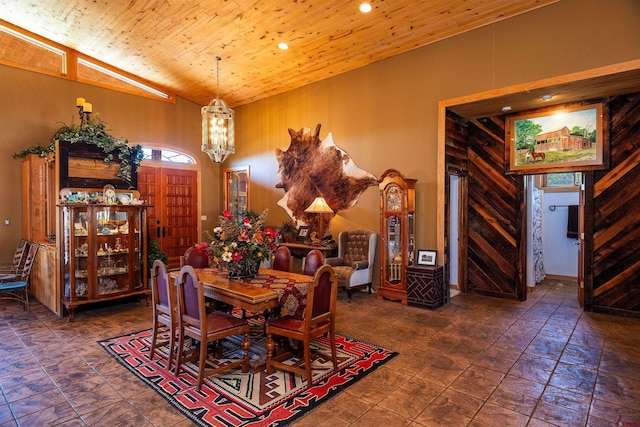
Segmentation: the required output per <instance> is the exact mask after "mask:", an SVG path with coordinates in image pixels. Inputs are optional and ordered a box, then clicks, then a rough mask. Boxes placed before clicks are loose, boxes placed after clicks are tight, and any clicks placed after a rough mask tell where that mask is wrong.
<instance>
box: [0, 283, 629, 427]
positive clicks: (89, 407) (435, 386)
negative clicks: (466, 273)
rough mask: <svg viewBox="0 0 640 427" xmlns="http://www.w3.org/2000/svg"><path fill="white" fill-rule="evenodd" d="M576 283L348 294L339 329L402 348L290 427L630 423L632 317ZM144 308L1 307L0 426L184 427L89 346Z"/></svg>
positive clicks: (139, 317)
mask: <svg viewBox="0 0 640 427" xmlns="http://www.w3.org/2000/svg"><path fill="white" fill-rule="evenodd" d="M576 293H577V292H576V290H575V285H568V284H563V283H560V282H557V281H550V280H547V281H545V282H543V283H542V284H541V285H539V286H537V287H536V288H535V291H534V292H533V293H530V294H528V299H527V301H525V302H514V301H505V300H500V299H494V298H489V297H480V296H474V295H458V296H456V297H454V298H453V299H452V300H451V302H450V303H449V304H446V305H445V306H443V307H441V308H439V309H437V310H434V311H430V310H424V309H419V308H414V307H408V306H404V305H402V304H400V303H397V302H391V301H384V300H378V299H377V298H376V296H375V295H368V294H366V293H356V295H354V296H353V302H352V303H351V304H348V303H347V301H346V295H345V294H344V292H341V293H340V296H339V303H338V312H339V319H338V331H339V332H340V333H342V334H345V335H349V336H352V337H355V338H359V339H361V340H364V341H368V342H371V343H375V344H379V345H382V346H385V347H388V348H390V349H393V350H396V351H398V352H399V353H400V355H399V356H398V357H396V358H395V359H393V360H392V361H391V362H389V363H388V364H386V365H385V366H383V367H382V368H380V369H378V370H377V371H375V372H374V373H372V374H371V375H369V376H368V377H366V378H365V379H363V380H362V381H360V382H358V383H357V384H355V385H354V386H352V387H350V388H348V389H347V390H346V391H344V392H343V393H341V394H339V395H337V396H335V397H334V398H332V399H331V400H329V401H327V402H326V403H325V404H323V405H321V406H320V407H318V408H317V409H316V410H314V411H312V412H310V413H309V414H308V415H307V416H305V417H304V418H302V419H301V420H299V421H298V422H296V423H295V425H296V426H332V427H340V426H363V427H364V426H367V427H368V426H385V427H386V426H454V427H457V426H473V427H478V426H497V427H507V426H533V427H541V426H562V427H564V426H594V427H596V426H597V427H600V426H640V320H639V319H629V318H623V317H615V316H609V315H603V314H591V313H584V312H583V311H582V310H581V309H580V308H579V307H578V304H577V302H576V300H577V298H576ZM150 318H151V309H150V308H149V307H146V306H145V304H144V302H141V303H138V302H125V303H123V304H119V305H114V306H111V307H102V308H97V309H94V310H91V311H89V310H79V311H78V312H77V314H76V321H75V323H71V324H69V323H67V322H66V319H59V318H58V317H57V316H55V315H54V314H52V313H51V312H50V311H48V310H47V309H46V308H45V307H43V306H42V305H40V304H39V303H38V302H34V303H33V304H32V313H31V315H28V314H26V313H24V312H23V311H22V309H21V308H20V306H19V305H18V304H17V303H15V302H13V301H0V366H1V368H0V369H1V370H0V387H1V390H2V400H1V401H0V426H15V425H20V426H45V425H59V426H83V425H90V426H152V425H153V426H187V425H190V422H189V421H188V420H187V419H186V418H185V417H184V416H182V415H180V414H179V413H178V412H177V411H175V410H174V409H173V408H172V407H171V406H170V405H169V404H168V403H166V402H165V401H164V399H162V398H161V397H160V396H158V395H157V394H156V393H155V392H154V391H152V390H151V389H149V388H148V387H146V386H145V385H143V384H142V382H140V381H139V380H137V379H136V378H134V376H133V375H131V374H129V373H128V372H127V371H126V370H125V369H124V368H123V367H121V366H120V365H119V364H118V363H117V362H115V361H114V360H113V359H112V358H111V357H110V356H109V355H107V353H106V352H105V351H104V350H102V349H101V348H100V347H99V346H98V345H97V344H96V341H98V340H100V339H103V338H109V337H113V336H116V335H120V334H124V333H128V332H133V331H138V330H141V329H144V328H148V327H150V326H151V321H150Z"/></svg>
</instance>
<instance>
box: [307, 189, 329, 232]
mask: <svg viewBox="0 0 640 427" xmlns="http://www.w3.org/2000/svg"><path fill="white" fill-rule="evenodd" d="M304 211H305V212H307V213H314V214H318V215H320V218H319V224H318V238H320V239H322V238H323V237H324V218H322V216H323V215H325V214H332V213H333V210H332V209H331V208H330V207H329V205H328V204H327V201H326V200H325V199H324V197H316V198H315V199H314V201H313V202H312V203H311V204H310V205H309V207H308V208H307V209H305V210H304Z"/></svg>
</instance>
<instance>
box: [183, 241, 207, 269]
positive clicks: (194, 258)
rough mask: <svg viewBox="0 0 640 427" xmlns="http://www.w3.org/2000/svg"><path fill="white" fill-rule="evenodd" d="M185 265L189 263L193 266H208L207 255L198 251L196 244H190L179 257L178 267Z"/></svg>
mask: <svg viewBox="0 0 640 427" xmlns="http://www.w3.org/2000/svg"><path fill="white" fill-rule="evenodd" d="M185 265H190V266H191V267H193V268H208V267H209V256H208V255H207V254H206V253H204V252H200V251H198V248H197V247H196V246H191V247H190V248H188V249H187V250H186V251H185V252H184V255H182V256H181V257H180V267H184V266H185Z"/></svg>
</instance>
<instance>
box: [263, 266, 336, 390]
mask: <svg viewBox="0 0 640 427" xmlns="http://www.w3.org/2000/svg"><path fill="white" fill-rule="evenodd" d="M337 294H338V277H337V276H336V273H335V272H334V271H333V267H331V266H330V265H323V266H321V267H320V268H319V269H318V270H317V271H316V272H315V275H314V276H313V280H312V281H311V282H310V283H309V287H308V289H307V307H306V309H305V314H304V318H303V319H297V318H294V317H292V316H282V317H277V318H273V319H269V320H267V325H266V334H267V345H266V346H267V366H266V369H267V374H271V373H273V368H277V369H281V370H284V371H289V372H294V373H296V374H299V375H302V376H305V377H306V378H307V386H311V383H312V382H313V381H312V366H311V362H312V361H311V355H312V353H318V354H321V353H319V352H318V351H315V350H312V349H311V340H312V339H313V338H316V337H318V336H320V335H323V334H326V333H329V340H330V344H331V361H332V362H333V369H334V370H337V369H338V359H337V355H336V323H335V322H336V318H335V315H336V298H337ZM274 335H275V336H278V337H286V338H292V339H295V340H298V341H300V342H301V343H302V346H303V350H304V357H303V358H302V359H300V360H299V361H298V362H297V363H295V364H288V363H284V361H285V360H287V359H289V358H290V357H291V355H292V353H291V352H285V353H283V354H281V355H278V356H277V357H274V351H275V347H276V345H275V342H274V338H273V337H274ZM321 357H323V358H324V357H326V356H325V355H322V354H321Z"/></svg>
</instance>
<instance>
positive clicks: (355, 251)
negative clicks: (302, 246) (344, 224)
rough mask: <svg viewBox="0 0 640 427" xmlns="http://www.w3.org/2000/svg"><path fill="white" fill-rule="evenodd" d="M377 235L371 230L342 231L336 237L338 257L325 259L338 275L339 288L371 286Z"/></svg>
mask: <svg viewBox="0 0 640 427" xmlns="http://www.w3.org/2000/svg"><path fill="white" fill-rule="evenodd" d="M377 242H378V234H377V233H376V232H375V231H371V230H350V231H343V232H341V233H340V234H339V235H338V256H337V257H331V258H326V259H325V262H326V263H327V264H329V265H331V266H332V267H333V268H334V270H335V272H336V274H337V275H338V285H339V286H340V287H346V288H352V287H355V286H363V285H369V286H370V285H371V281H372V278H373V263H374V259H375V253H376V246H377Z"/></svg>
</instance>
